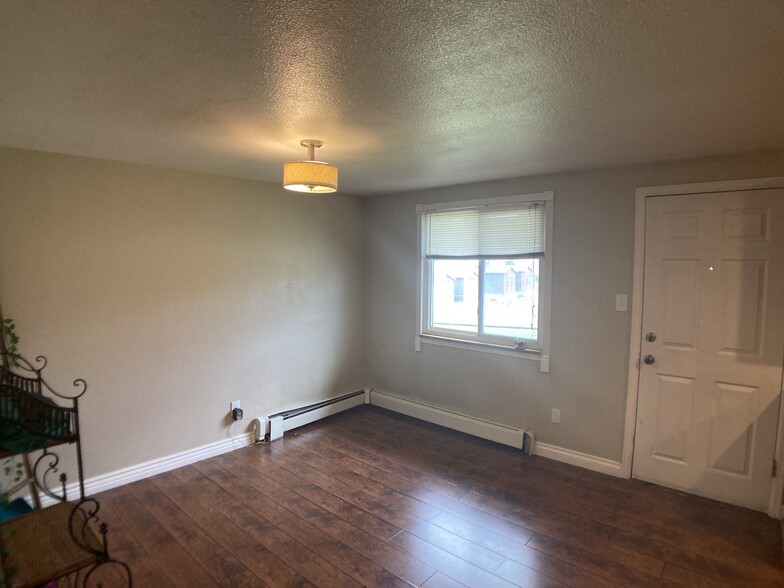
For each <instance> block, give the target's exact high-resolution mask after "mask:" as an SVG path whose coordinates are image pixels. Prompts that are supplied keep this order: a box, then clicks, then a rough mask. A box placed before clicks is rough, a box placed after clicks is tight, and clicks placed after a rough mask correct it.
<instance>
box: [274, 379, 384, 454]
mask: <svg viewBox="0 0 784 588" xmlns="http://www.w3.org/2000/svg"><path fill="white" fill-rule="evenodd" d="M368 396H369V394H368V392H366V391H365V390H357V391H356V392H349V393H348V394H343V395H342V396H338V397H336V398H330V399H329V400H323V401H321V402H316V403H315V404H309V405H307V406H303V407H300V408H294V409H291V410H286V411H283V412H278V413H275V414H271V415H270V416H269V417H268V418H269V424H270V441H274V440H275V439H280V438H281V437H283V433H285V432H286V431H290V430H291V429H296V428H297V427H302V426H303V425H307V424H308V423H312V422H314V421H318V420H320V419H323V418H326V417H328V416H329V415H332V414H336V413H339V412H342V411H344V410H348V409H349V408H353V407H355V406H359V405H360V404H365V403H367V402H368Z"/></svg>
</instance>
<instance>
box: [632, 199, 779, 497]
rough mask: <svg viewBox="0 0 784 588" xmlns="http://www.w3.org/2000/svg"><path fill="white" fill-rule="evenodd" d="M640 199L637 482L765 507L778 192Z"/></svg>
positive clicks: (775, 404)
mask: <svg viewBox="0 0 784 588" xmlns="http://www.w3.org/2000/svg"><path fill="white" fill-rule="evenodd" d="M646 201H647V204H646V226H645V270H644V284H643V315H642V345H641V350H642V353H641V364H640V381H639V395H638V405H637V424H636V432H635V442H634V462H633V476H634V477H635V478H639V479H642V480H647V481H650V482H655V483H657V484H661V485H664V486H669V487H672V488H679V489H682V490H685V491H687V492H691V493H694V494H699V495H702V496H707V497H710V498H715V499H717V500H722V501H724V502H729V503H733V504H739V505H742V506H747V507H750V508H754V509H757V510H766V508H767V506H768V500H769V497H770V490H771V482H772V468H773V457H774V452H775V445H776V430H777V426H778V416H779V402H780V396H781V386H782V361H783V360H784V189H775V190H749V191H743V192H723V193H715V194H694V195H678V196H660V197H650V198H647V199H646Z"/></svg>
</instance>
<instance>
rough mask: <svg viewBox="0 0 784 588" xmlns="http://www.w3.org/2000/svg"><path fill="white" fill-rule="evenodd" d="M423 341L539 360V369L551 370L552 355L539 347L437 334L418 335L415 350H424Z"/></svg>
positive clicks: (542, 370)
mask: <svg viewBox="0 0 784 588" xmlns="http://www.w3.org/2000/svg"><path fill="white" fill-rule="evenodd" d="M422 343H424V344H425V345H438V346H440V347H452V348H453V349H467V350H469V351H479V352H481V353H493V354H495V355H506V356H508V357H516V358H519V359H527V360H530V361H538V362H539V371H541V372H549V371H550V357H549V356H547V355H544V354H543V353H542V352H541V351H540V350H539V349H521V350H517V349H513V348H511V347H506V346H505V345H494V344H492V343H483V342H479V341H464V340H462V339H451V338H449V337H438V336H436V335H425V334H422V335H418V336H417V337H416V339H415V341H414V350H415V351H422Z"/></svg>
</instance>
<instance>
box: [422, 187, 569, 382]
mask: <svg viewBox="0 0 784 588" xmlns="http://www.w3.org/2000/svg"><path fill="white" fill-rule="evenodd" d="M552 199H553V194H552V192H547V193H543V194H534V195H529V196H516V197H507V198H493V199H487V200H479V201H470V202H452V203H443V204H434V205H420V206H418V207H417V213H418V218H419V222H420V238H421V256H420V262H421V268H420V269H421V272H420V284H421V288H420V317H419V320H420V328H419V336H420V337H421V339H418V343H419V342H422V341H424V342H426V343H436V344H443V341H444V340H447V341H451V342H457V343H461V342H464V343H468V344H469V346H473V347H476V346H484V347H492V348H496V349H501V350H504V349H505V350H506V351H508V352H512V353H517V354H521V355H526V354H527V355H531V354H534V355H539V356H541V355H543V354H544V355H547V345H548V340H549V338H548V333H547V329H548V327H549V293H550V269H551V253H550V243H551V233H552ZM439 340H441V341H440V342H439ZM452 346H454V345H452ZM457 346H461V347H462V346H463V345H457ZM485 350H486V349H485ZM521 352H523V353H521ZM525 352H528V353H525ZM531 352H533V353H531ZM544 371H546V370H544Z"/></svg>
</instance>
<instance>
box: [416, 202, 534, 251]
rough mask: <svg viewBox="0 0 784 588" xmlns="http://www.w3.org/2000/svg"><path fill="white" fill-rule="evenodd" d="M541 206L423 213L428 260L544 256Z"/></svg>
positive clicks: (523, 205)
mask: <svg viewBox="0 0 784 588" xmlns="http://www.w3.org/2000/svg"><path fill="white" fill-rule="evenodd" d="M544 213H545V205H544V202H539V201H537V202H530V203H525V204H519V205H516V206H514V207H512V206H510V205H504V206H497V207H493V206H486V207H480V208H469V209H455V210H435V211H431V212H428V213H426V218H425V223H424V224H425V255H426V256H428V257H432V258H435V257H480V256H487V257H504V256H508V257H516V256H524V255H525V256H536V255H543V254H544V225H545V222H544V220H545V219H544V216H545V215H544Z"/></svg>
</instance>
